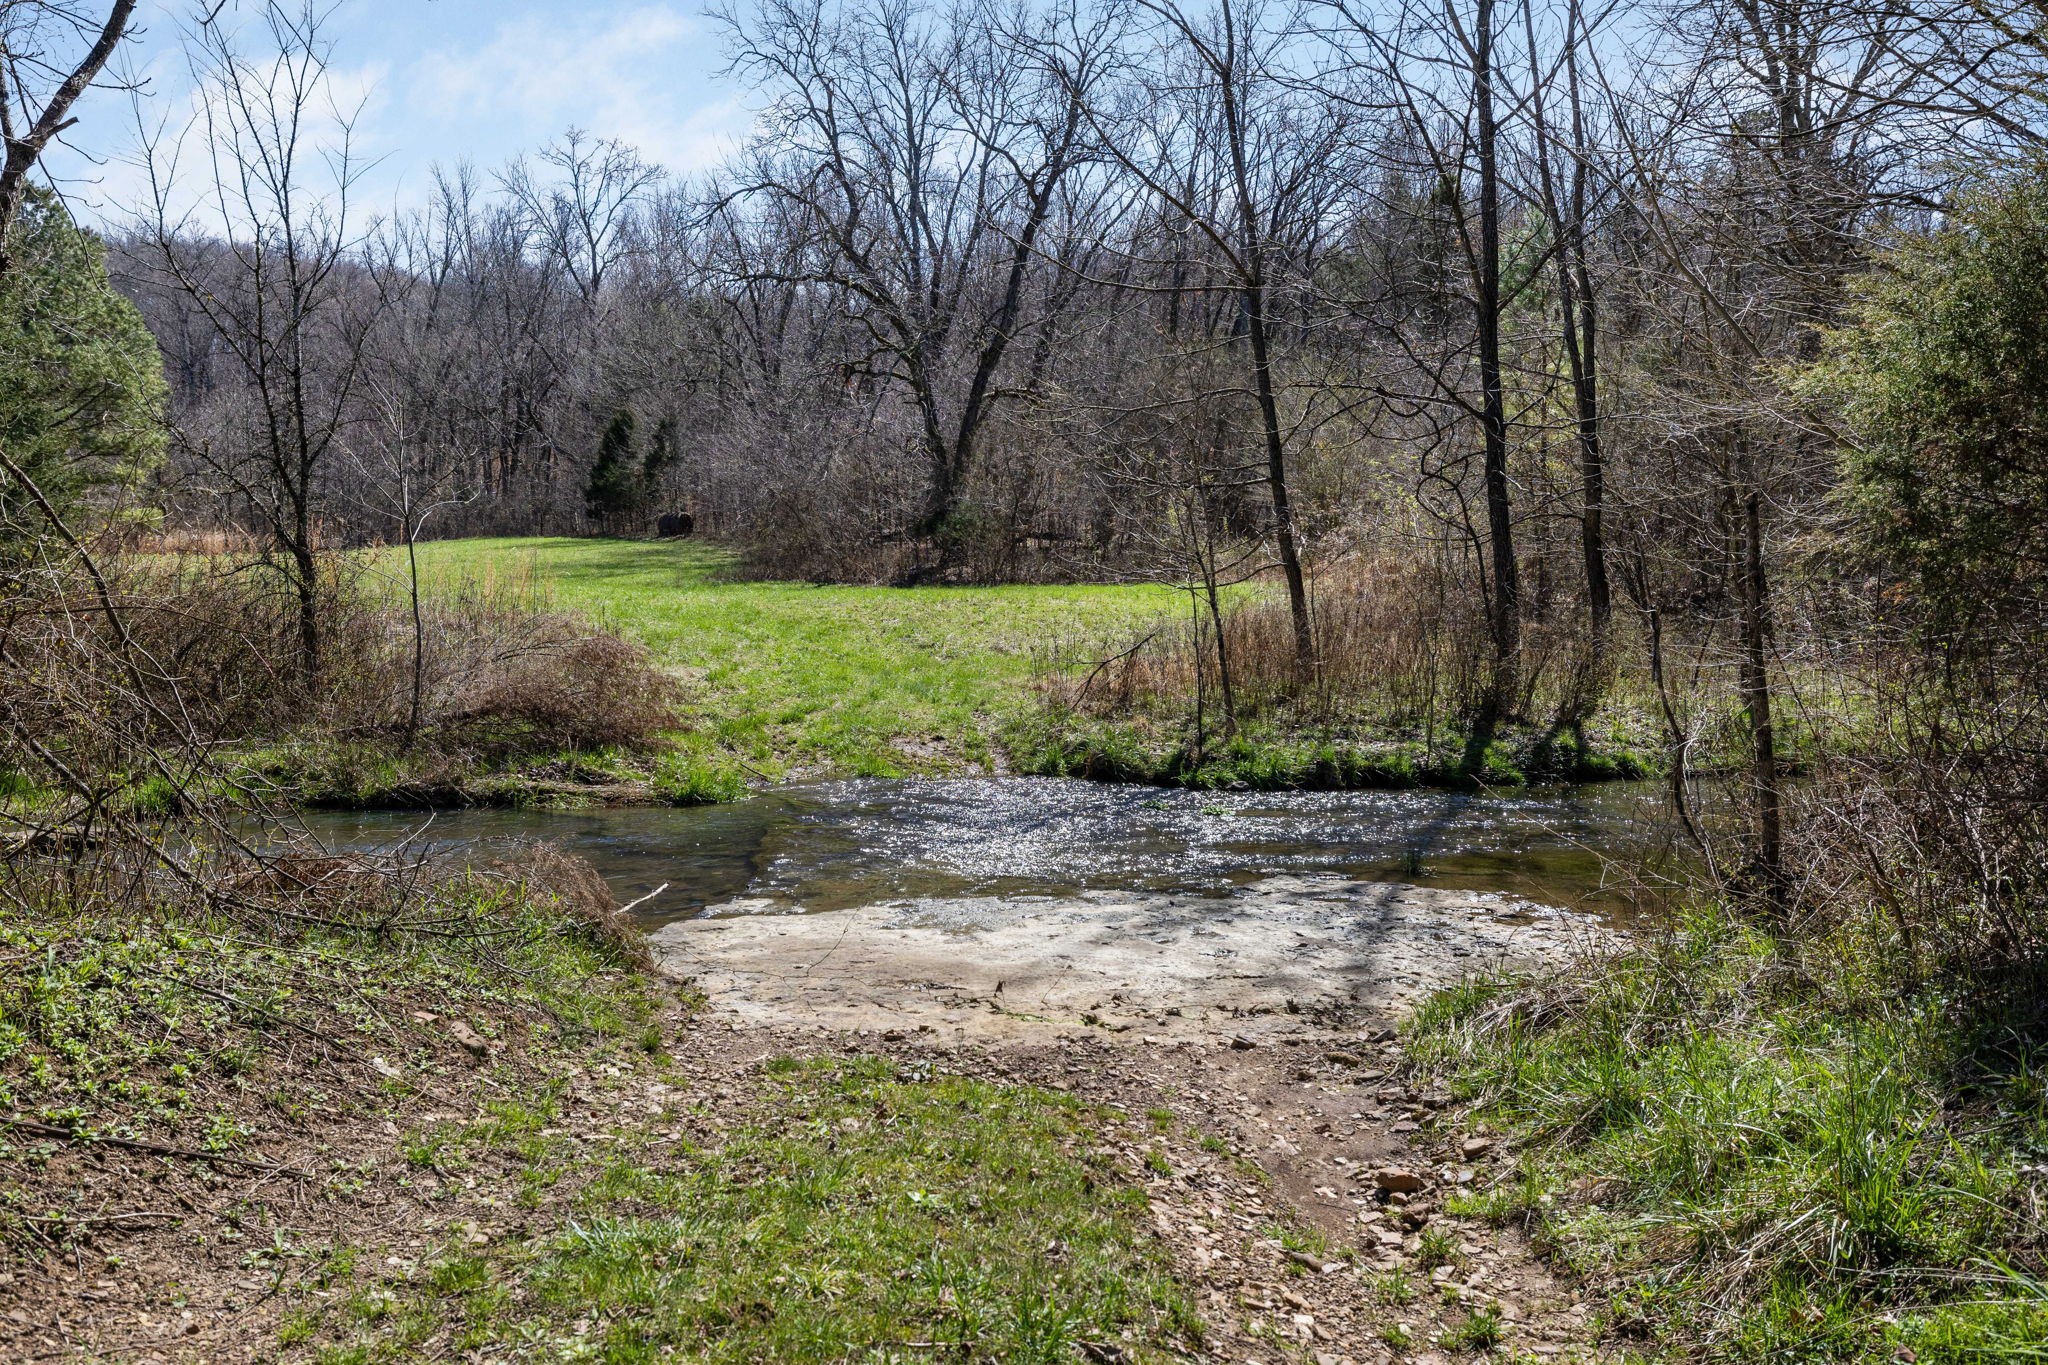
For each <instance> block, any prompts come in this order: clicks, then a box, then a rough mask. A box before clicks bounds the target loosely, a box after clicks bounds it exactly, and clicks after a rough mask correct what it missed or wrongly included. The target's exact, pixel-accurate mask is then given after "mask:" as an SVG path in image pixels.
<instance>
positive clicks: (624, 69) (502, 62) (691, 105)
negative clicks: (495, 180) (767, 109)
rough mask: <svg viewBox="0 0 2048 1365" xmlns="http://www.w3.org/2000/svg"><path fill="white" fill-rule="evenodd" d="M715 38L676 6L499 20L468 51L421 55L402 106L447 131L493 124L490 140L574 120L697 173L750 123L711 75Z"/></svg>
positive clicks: (532, 135) (550, 131)
mask: <svg viewBox="0 0 2048 1365" xmlns="http://www.w3.org/2000/svg"><path fill="white" fill-rule="evenodd" d="M715 44H716V39H715V37H714V35H713V34H712V33H710V32H709V30H708V29H707V28H706V26H705V25H704V24H703V23H702V22H701V21H700V20H698V19H696V18H694V17H692V16H691V15H689V14H687V13H685V12H684V10H683V9H682V8H681V7H680V6H677V5H672V4H642V5H630V6H627V7H623V8H618V9H611V10H602V9H598V8H597V7H580V6H579V7H574V8H571V7H566V6H565V7H559V8H557V9H556V10H555V11H554V12H553V13H552V14H549V15H545V16H543V15H538V14H527V15H522V16H520V17H517V18H514V19H510V20H508V21H506V22H505V23H503V24H501V25H500V26H499V28H498V29H497V31H496V32H495V33H494V34H493V35H492V36H491V37H490V39H489V40H488V41H487V42H485V43H484V44H483V45H482V46H480V47H478V48H476V49H474V50H472V51H469V52H466V53H462V52H451V51H446V50H443V51H437V52H431V53H427V54H425V55H423V56H421V57H420V58H419V60H418V61H416V62H414V63H413V64H412V66H411V68H410V69H409V70H408V72H407V73H406V76H405V84H406V89H407V96H408V98H407V100H406V101H405V103H407V104H409V105H410V106H411V107H412V108H413V109H414V110H416V111H417V113H418V114H419V115H421V116H423V118H424V119H426V120H429V121H438V122H440V123H442V124H444V125H447V126H449V127H451V128H461V127H467V128H478V129H481V128H489V129H491V130H493V132H494V133H495V134H496V137H494V138H492V139H491V140H492V141H496V140H498V139H500V138H502V137H503V135H504V133H505V132H507V131H511V130H517V132H518V133H520V134H522V135H523V137H522V138H521V141H522V143H523V144H524V145H537V144H539V143H540V142H543V141H546V140H547V139H549V138H552V137H555V136H558V135H559V134H560V133H562V132H563V131H564V130H565V129H567V128H569V127H570V126H572V125H574V126H576V127H580V128H583V129H585V130H586V131H588V132H590V133H591V134H593V135H595V136H598V137H608V138H618V139H620V140H621V141H624V142H627V143H630V144H632V145H633V146H634V147H636V148H637V149H638V150H639V151H640V153H641V155H642V156H644V157H646V158H647V159H648V160H650V161H655V162H658V163H660V164H661V165H663V166H666V167H668V168H669V169H670V170H672V171H677V172H689V171H695V170H701V169H704V168H705V167H707V166H710V165H712V164H713V163H715V162H716V161H718V160H719V159H720V158H721V157H722V156H723V155H724V154H725V153H726V152H727V151H728V150H729V149H730V148H731V147H732V146H733V145H734V143H735V142H736V141H737V140H738V139H739V138H740V137H742V136H743V135H744V134H745V132H746V130H747V127H748V125H749V123H750V121H751V116H750V114H749V113H748V110H747V108H746V106H745V102H744V101H743V100H742V99H740V98H738V97H736V96H734V95H732V94H731V92H730V91H729V90H720V89H718V88H717V83H716V82H715V81H714V80H713V79H712V72H713V71H714V70H715V68H716V66H717V54H716V50H715ZM480 140H481V139H480ZM449 150H450V149H446V148H441V149H436V151H437V153H439V154H440V155H443V156H446V155H447V154H448V152H449Z"/></svg>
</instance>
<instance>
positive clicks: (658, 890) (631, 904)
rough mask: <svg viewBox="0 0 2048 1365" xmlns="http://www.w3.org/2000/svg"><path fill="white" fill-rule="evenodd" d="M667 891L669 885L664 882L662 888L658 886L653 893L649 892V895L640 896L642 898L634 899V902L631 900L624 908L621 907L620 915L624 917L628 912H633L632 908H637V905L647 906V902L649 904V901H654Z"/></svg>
mask: <svg viewBox="0 0 2048 1365" xmlns="http://www.w3.org/2000/svg"><path fill="white" fill-rule="evenodd" d="M666 890H668V883H667V882H663V883H662V884H661V885H660V886H657V887H655V888H654V889H653V890H652V891H650V892H648V893H647V894H646V895H644V896H640V897H637V898H635V899H633V900H630V901H627V902H626V903H625V904H624V905H622V906H620V907H619V913H620V914H622V915H623V914H625V913H626V912H627V911H629V910H631V909H632V908H633V907H634V906H636V905H645V904H647V902H649V901H651V900H653V899H654V898H655V897H656V896H659V895H660V894H661V893H662V892H664V891H666Z"/></svg>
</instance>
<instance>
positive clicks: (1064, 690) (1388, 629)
mask: <svg viewBox="0 0 2048 1365" xmlns="http://www.w3.org/2000/svg"><path fill="white" fill-rule="evenodd" d="M1310 610H1311V613H1312V616H1313V621H1314V636H1315V645H1316V661H1317V669H1316V672H1315V675H1314V676H1313V677H1312V678H1310V679H1308V680H1306V681H1304V680H1303V679H1301V678H1300V677H1299V676H1298V675H1297V673H1296V670H1295V664H1294V630H1293V622H1292V619H1291V618H1290V616H1289V614H1288V608H1287V602H1286V600H1285V598H1284V597H1283V596H1281V595H1280V594H1278V593H1277V592H1265V591H1258V590H1257V589H1254V590H1253V591H1251V592H1250V593H1245V592H1244V591H1242V590H1240V591H1239V592H1238V593H1237V594H1236V595H1235V596H1232V597H1230V598H1227V599H1226V600H1225V604H1224V607H1223V610H1222V612H1221V622H1220V630H1219V628H1218V623H1217V621H1216V620H1215V617H1214V616H1213V615H1212V614H1211V613H1210V612H1209V611H1208V608H1207V607H1206V605H1205V604H1204V603H1203V602H1202V600H1201V599H1200V598H1199V597H1198V596H1191V600H1190V611H1189V614H1188V617H1187V619H1185V620H1184V621H1182V622H1181V623H1180V624H1178V625H1177V626H1172V627H1166V628H1161V629H1158V630H1154V631H1152V632H1150V633H1148V634H1147V635H1145V636H1144V637H1141V638H1140V639H1138V640H1137V641H1135V642H1134V643H1131V644H1130V645H1129V646H1128V647H1127V648H1125V649H1122V650H1121V651H1119V652H1116V653H1113V654H1111V655H1110V656H1109V657H1108V658H1107V660H1105V661H1104V662H1102V663H1101V665H1100V667H1097V668H1093V669H1089V670H1085V671H1081V672H1077V673H1070V674H1067V675H1065V676H1061V677H1059V678H1057V679H1055V680H1054V681H1052V682H1051V683H1050V684H1049V688H1050V691H1051V693H1052V698H1053V700H1054V703H1055V704H1056V705H1062V706H1065V707H1068V708H1071V709H1073V710H1075V711H1078V712H1081V713H1083V714H1087V715H1092V716H1098V717H1112V716H1117V715H1122V714H1130V713H1151V714H1162V713H1167V712H1172V713H1176V714H1178V713H1182V712H1185V711H1188V710H1191V709H1195V708H1198V707H1199V708H1200V709H1203V710H1205V711H1206V712H1208V713H1209V714H1212V715H1217V716H1221V715H1222V714H1223V711H1224V708H1225V697H1226V691H1227V693H1228V698H1229V702H1230V704H1232V705H1234V708H1235V711H1236V714H1237V717H1238V718H1239V719H1240V720H1244V719H1251V718H1254V717H1257V716H1261V715H1267V714H1272V713H1275V712H1280V711H1284V712H1285V713H1286V714H1287V715H1288V716H1290V717H1292V718H1294V719H1296V720H1299V721H1302V722H1306V723H1312V724H1338V723H1343V722H1347V721H1357V720H1360V719H1364V718H1370V719H1371V720H1373V721H1375V722H1377V723H1380V724H1388V725H1396V726H1402V725H1427V724H1429V723H1431V722H1433V721H1437V720H1442V719H1444V718H1446V717H1456V716H1463V715H1469V714H1471V713H1472V712H1473V711H1474V710H1476V709H1477V707H1478V705H1479V703H1480V701H1481V699H1482V698H1483V696H1484V694H1485V690H1486V687H1487V684H1488V681H1489V670H1490V658H1489V655H1488V643H1487V642H1488V636H1487V626H1486V620H1485V615H1484V612H1483V609H1482V606H1481V604H1480V602H1479V601H1478V599H1477V596H1476V594H1474V593H1472V592H1471V591H1470V590H1469V587H1468V586H1467V585H1465V584H1463V583H1458V582H1453V581H1451V579H1450V576H1449V575H1448V574H1447V572H1446V571H1445V569H1444V568H1443V566H1441V565H1439V564H1436V563H1434V562H1432V561H1431V560H1430V559H1429V558H1428V557H1427V556H1419V557H1417V558H1414V559H1403V558H1397V557H1394V556H1386V557H1381V558H1375V559H1365V558H1354V559H1350V560H1347V561H1344V562H1341V563H1338V564H1334V565H1330V566H1328V567H1326V568H1324V569H1323V570H1322V571H1321V572H1319V573H1318V574H1317V575H1316V576H1315V577H1314V579H1313V580H1312V583H1311V591H1310ZM1582 635H1583V632H1582V631H1581V630H1579V629H1578V628H1577V627H1576V625H1575V623H1571V622H1564V621H1555V622H1551V621H1543V620H1537V621H1532V622H1531V623H1530V624H1529V626H1528V628H1527V629H1526V631H1525V639H1524V667H1523V670H1522V677H1523V679H1524V689H1525V690H1524V693H1523V696H1522V698H1521V700H1520V705H1519V707H1518V708H1517V712H1516V713H1517V714H1518V715H1526V716H1530V717H1538V716H1540V717H1543V718H1545V719H1548V718H1550V717H1553V716H1556V715H1560V714H1565V713H1566V712H1567V710H1568V708H1569V707H1570V705H1571V704H1572V702H1573V700H1574V697H1573V689H1574V688H1577V687H1580V686H1582V685H1583V679H1582V678H1581V677H1580V676H1579V670H1580V656H1581V655H1582V654H1583V652H1584V649H1583V642H1582ZM1219 637H1220V638H1219ZM1226 683H1227V684H1228V686H1227V688H1226Z"/></svg>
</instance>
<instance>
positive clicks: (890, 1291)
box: [302, 1057, 1201, 1362]
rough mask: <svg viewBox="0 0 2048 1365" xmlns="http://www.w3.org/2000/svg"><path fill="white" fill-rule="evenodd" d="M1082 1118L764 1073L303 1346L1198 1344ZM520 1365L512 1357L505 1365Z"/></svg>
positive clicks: (887, 1067) (823, 1067)
mask: <svg viewBox="0 0 2048 1365" xmlns="http://www.w3.org/2000/svg"><path fill="white" fill-rule="evenodd" d="M1100 1121H1101V1120H1100V1117H1099V1116H1098V1115H1097V1114H1095V1113H1094V1111H1092V1110H1090V1109H1089V1108H1087V1107H1086V1106H1084V1105H1082V1104H1081V1103H1080V1102H1078V1101H1076V1100H1074V1099H1072V1098H1071V1097H1068V1096H1064V1095H1059V1094H1055V1093H1052V1092H1049V1091H1044V1090H1038V1089H1033V1088H1028V1087H1006V1086H995V1085H988V1084H984V1083H982V1082H979V1081H974V1080H968V1079H963V1078H957V1077H943V1076H938V1077H935V1076H931V1075H929V1074H913V1073H911V1072H908V1071H905V1070H902V1069H899V1068H898V1067H896V1066H895V1065H894V1064H892V1063H890V1062H889V1061H887V1060H886V1059H880V1058H859V1059H853V1060H849V1061H834V1060H829V1059H816V1060H799V1059H796V1058H790V1057H781V1058H775V1059H771V1060H770V1061H769V1063H768V1064H767V1065H766V1066H765V1067H764V1068H763V1070H762V1075H761V1080H760V1086H759V1091H758V1093H756V1094H755V1095H754V1096H753V1097H752V1101H751V1104H750V1107H749V1111H748V1113H747V1114H746V1115H745V1117H744V1118H743V1119H741V1120H740V1121H739V1122H738V1123H736V1124H734V1125H733V1126H731V1127H730V1128H727V1129H726V1130H724V1131H723V1132H721V1133H720V1134H718V1135H717V1137H716V1139H715V1140H714V1141H713V1142H712V1143H710V1144H709V1145H707V1146H705V1147H703V1148H701V1149H700V1148H696V1147H688V1146H685V1147H680V1148H670V1147H666V1146H662V1147H659V1148H656V1147H652V1146H641V1147H634V1146H631V1145H627V1146H623V1147H619V1148H615V1149H614V1150H613V1151H612V1153H611V1154H610V1156H609V1157H608V1158H607V1159H606V1160H605V1162H604V1164H603V1167H602V1170H601V1171H599V1172H598V1173H597V1174H596V1175H595V1177H594V1178H589V1179H587V1180H586V1181H585V1182H584V1183H583V1184H582V1185H581V1186H580V1188H578V1189H577V1190H576V1191H575V1192H574V1193H573V1194H572V1195H571V1196H569V1198H568V1199H567V1204H566V1208H565V1209H564V1210H563V1216H561V1217H559V1218H555V1219H550V1220H549V1226H548V1227H547V1229H546V1230H544V1231H542V1232H538V1233H536V1234H535V1235H533V1236H531V1237H528V1238H525V1239H522V1240H518V1241H511V1242H500V1243H497V1244H494V1245H493V1246H491V1247H489V1248H487V1249H465V1250H454V1249H451V1250H450V1251H449V1252H447V1253H446V1254H444V1255H443V1256H442V1257H440V1258H439V1259H437V1260H433V1261H430V1262H429V1263H428V1264H427V1265H426V1266H424V1267H423V1268H422V1269H421V1270H420V1271H418V1272H416V1273H413V1274H411V1275H408V1276H406V1277H403V1278H391V1279H387V1280H386V1281H384V1282H382V1283H379V1284H376V1285H369V1286H363V1287H361V1288H359V1289H358V1291H357V1293H356V1294H355V1296H354V1297H353V1299H352V1300H350V1301H349V1302H348V1303H347V1304H345V1305H343V1306H342V1308H341V1309H340V1310H339V1311H338V1312H333V1313H329V1314H328V1315H326V1317H325V1319H324V1320H316V1321H315V1323H313V1324H311V1325H309V1326H308V1327H306V1328H304V1329H302V1330H304V1331H305V1332H306V1334H307V1335H308V1336H313V1335H323V1336H325V1337H326V1339H327V1340H328V1346H327V1353H326V1355H325V1357H324V1358H325V1359H330V1360H342V1359H350V1360H365V1361H370V1360H387V1359H402V1358H405V1352H406V1350H407V1349H408V1348H409V1347H410V1346H411V1345H412V1344H414V1343H417V1342H418V1341H420V1340H421V1339H422V1338H423V1337H430V1336H432V1335H434V1334H436V1333H445V1334H446V1335H448V1336H449V1337H451V1338H452V1339H453V1340H454V1341H455V1342H456V1343H457V1344H458V1346H459V1347H460V1348H461V1349H464V1350H468V1351H471V1352H481V1353H483V1354H484V1355H486V1356H492V1355H516V1354H518V1352H519V1351H521V1350H522V1349H525V1350H535V1349H537V1350H539V1351H540V1353H541V1355H542V1356H544V1357H545V1358H549V1359H554V1358H574V1359H590V1360H602V1361H608V1362H638V1361H651V1360H657V1359H671V1358H678V1359H688V1360H700V1361H734V1362H739V1361H760V1360H774V1361H790V1362H801V1361H843V1360H890V1359H898V1358H904V1357H907V1356H912V1355H914V1356H915V1357H916V1358H920V1359H929V1358H937V1359H956V1360H976V1361H1005V1362H1053V1361H1061V1362H1064V1361H1071V1360H1074V1359H1077V1358H1080V1352H1081V1351H1082V1350H1084V1349H1086V1347H1085V1345H1084V1344H1089V1343H1092V1344H1095V1345H1096V1347H1097V1348H1098V1349H1103V1348H1108V1347H1113V1348H1114V1349H1115V1350H1116V1351H1118V1352H1119V1353H1121V1354H1119V1355H1118V1356H1117V1357H1116V1358H1120V1359H1135V1360H1146V1359H1158V1358H1162V1357H1163V1356H1164V1355H1165V1353H1166V1351H1167V1350H1168V1349H1170V1348H1185V1347H1187V1346H1190V1345H1194V1344H1197V1343H1198V1342H1199V1340H1200V1331H1201V1327H1200V1321H1199V1319H1198V1318H1197V1317H1196V1316H1195V1315H1194V1312H1193V1310H1192V1308H1191V1307H1190V1305H1189V1304H1188V1302H1187V1300H1186V1298H1185V1297H1184V1295H1183V1294H1182V1292H1181V1290H1180V1289H1179V1287H1178V1286H1177V1285H1176V1284H1175V1283H1174V1281H1173V1280H1172V1278H1171V1276H1170V1274H1169V1271H1168V1264H1167V1260H1166V1257H1165V1255H1164V1253H1163V1252H1162V1251H1161V1250H1160V1249H1159V1248H1158V1247H1157V1245H1156V1243H1154V1242H1153V1240H1152V1239H1151V1236H1150V1234H1149V1233H1147V1232H1146V1231H1145V1230H1144V1229H1143V1227H1142V1224H1141V1218H1142V1215H1143V1213H1144V1209H1145V1196H1144V1194H1143V1192H1142V1191H1140V1190H1138V1189H1136V1188H1135V1187H1134V1186H1132V1185H1131V1184H1129V1183H1127V1182H1126V1181H1124V1180H1123V1179H1121V1178H1120V1177H1119V1176H1118V1175H1117V1174H1116V1173H1114V1172H1113V1171H1112V1170H1110V1169H1109V1168H1108V1167H1107V1166H1105V1165H1103V1164H1102V1163H1101V1161H1100V1159H1099V1158H1096V1157H1093V1156H1090V1155H1088V1154H1087V1147H1086V1144H1088V1143H1089V1142H1090V1141H1091V1140H1093V1135H1094V1133H1095V1130H1096V1128H1097V1125H1098V1124H1099V1122H1100ZM521 1358H524V1357H521Z"/></svg>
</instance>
